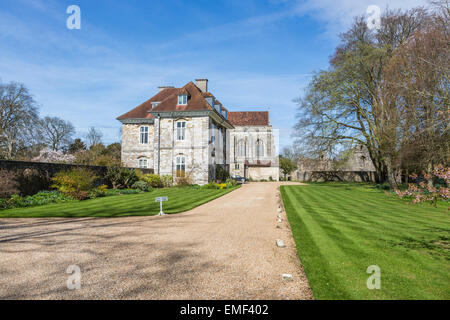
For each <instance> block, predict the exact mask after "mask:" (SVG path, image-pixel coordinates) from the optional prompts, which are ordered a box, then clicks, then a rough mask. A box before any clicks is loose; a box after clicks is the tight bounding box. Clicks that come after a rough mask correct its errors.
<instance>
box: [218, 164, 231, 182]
mask: <svg viewBox="0 0 450 320" xmlns="http://www.w3.org/2000/svg"><path fill="white" fill-rule="evenodd" d="M229 177H230V173H229V172H228V171H227V170H225V169H224V168H223V167H222V166H221V165H216V180H218V181H222V182H223V181H226V180H227V179H228V178H229Z"/></svg>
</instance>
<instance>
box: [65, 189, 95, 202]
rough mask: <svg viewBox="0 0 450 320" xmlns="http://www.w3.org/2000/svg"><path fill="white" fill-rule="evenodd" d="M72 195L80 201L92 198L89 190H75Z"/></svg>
mask: <svg viewBox="0 0 450 320" xmlns="http://www.w3.org/2000/svg"><path fill="white" fill-rule="evenodd" d="M70 196H72V197H73V198H75V199H77V200H80V201H83V200H87V199H90V198H91V196H90V192H89V191H74V192H71V194H70Z"/></svg>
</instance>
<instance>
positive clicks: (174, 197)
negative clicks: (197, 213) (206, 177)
mask: <svg viewBox="0 0 450 320" xmlns="http://www.w3.org/2000/svg"><path fill="white" fill-rule="evenodd" d="M236 188H237V187H234V188H230V189H223V190H217V189H205V188H201V189H199V188H194V187H185V188H171V189H156V190H154V191H152V192H146V193H140V194H131V195H118V196H111V197H104V198H97V199H92V200H86V201H74V202H68V203H61V204H51V205H45V206H39V207H30V208H15V209H8V210H1V211H0V218H44V217H124V216H147V215H155V214H158V213H159V203H156V202H155V197H159V196H168V197H169V201H168V202H164V203H163V209H164V213H178V212H183V211H186V210H190V209H193V208H195V207H197V206H199V205H201V204H204V203H206V202H208V201H211V200H213V199H216V198H218V197H220V196H223V195H224V194H226V193H228V192H230V191H233V190H235V189H236Z"/></svg>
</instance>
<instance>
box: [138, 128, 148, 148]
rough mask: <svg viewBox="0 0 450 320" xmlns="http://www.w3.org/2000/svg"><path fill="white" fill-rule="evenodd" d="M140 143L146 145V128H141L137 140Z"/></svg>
mask: <svg viewBox="0 0 450 320" xmlns="http://www.w3.org/2000/svg"><path fill="white" fill-rule="evenodd" d="M139 141H140V143H143V144H147V143H148V127H141V135H140V138H139Z"/></svg>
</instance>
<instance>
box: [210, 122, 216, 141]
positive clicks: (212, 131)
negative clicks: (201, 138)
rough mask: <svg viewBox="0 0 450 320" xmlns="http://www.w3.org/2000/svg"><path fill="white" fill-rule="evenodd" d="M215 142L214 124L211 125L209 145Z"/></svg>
mask: <svg viewBox="0 0 450 320" xmlns="http://www.w3.org/2000/svg"><path fill="white" fill-rule="evenodd" d="M215 141H216V126H215V125H214V123H211V143H214V142H215Z"/></svg>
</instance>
